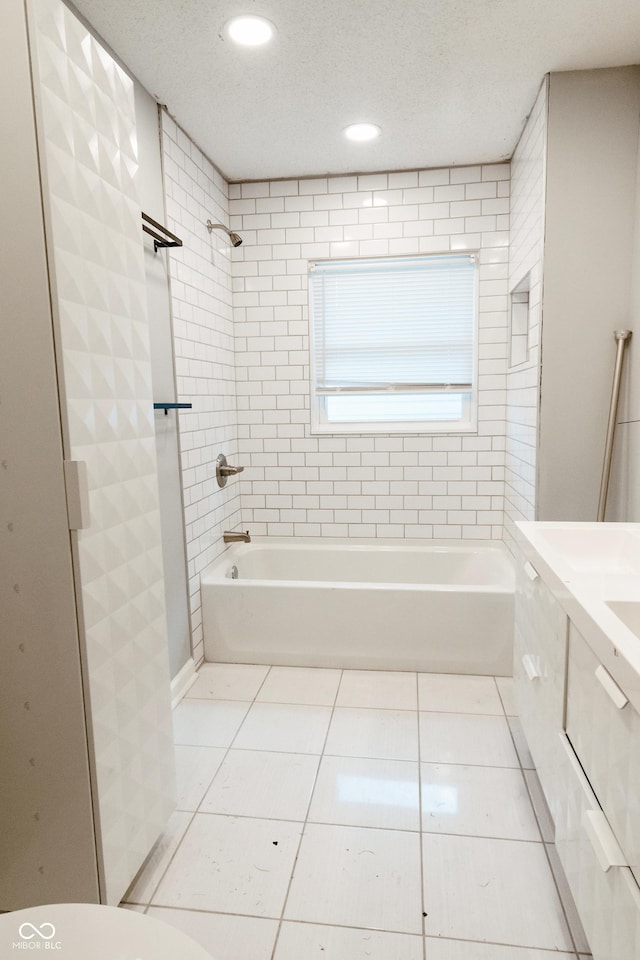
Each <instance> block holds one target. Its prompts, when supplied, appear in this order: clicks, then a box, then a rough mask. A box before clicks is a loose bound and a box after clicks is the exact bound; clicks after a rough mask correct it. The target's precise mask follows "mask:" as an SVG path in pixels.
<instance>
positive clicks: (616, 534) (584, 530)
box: [535, 524, 640, 576]
mask: <svg viewBox="0 0 640 960" xmlns="http://www.w3.org/2000/svg"><path fill="white" fill-rule="evenodd" d="M536 527H537V529H536V531H535V538H536V540H539V542H540V546H544V544H547V545H548V547H550V548H551V550H552V551H553V553H554V554H555V555H556V556H557V558H558V559H559V560H560V561H561V562H562V564H563V566H565V567H568V568H570V569H571V571H573V572H574V573H577V574H589V575H593V574H597V575H600V576H610V575H620V574H622V575H629V574H640V531H638V530H629V529H628V528H625V527H624V526H622V525H619V524H585V525H584V526H576V525H570V524H567V525H566V526H562V525H561V524H558V525H554V526H553V527H552V526H549V527H546V528H543V527H542V525H541V524H536Z"/></svg>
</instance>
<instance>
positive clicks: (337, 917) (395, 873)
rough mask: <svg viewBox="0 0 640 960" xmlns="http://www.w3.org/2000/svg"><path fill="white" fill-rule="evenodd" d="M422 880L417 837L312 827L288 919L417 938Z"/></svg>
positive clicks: (307, 834) (296, 876)
mask: <svg viewBox="0 0 640 960" xmlns="http://www.w3.org/2000/svg"><path fill="white" fill-rule="evenodd" d="M419 877H420V849H419V836H418V834H416V833H403V832H402V831H400V830H371V829H365V828H362V827H337V826H324V825H321V824H315V823H311V824H308V825H307V828H306V830H305V835H304V838H303V841H302V844H301V846H300V853H299V856H298V860H297V862H296V868H295V873H294V876H293V880H292V883H291V889H290V892H289V897H288V899H287V905H286V908H285V914H284V916H285V918H286V919H287V920H308V921H311V922H313V923H326V924H341V925H345V926H357V927H374V928H377V929H382V930H387V931H389V932H399V933H416V934H419V933H421V931H422V901H421V896H420V889H419Z"/></svg>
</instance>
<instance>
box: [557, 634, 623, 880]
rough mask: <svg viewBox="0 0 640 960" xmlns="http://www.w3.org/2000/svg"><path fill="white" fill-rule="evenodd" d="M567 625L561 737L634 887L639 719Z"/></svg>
mask: <svg viewBox="0 0 640 960" xmlns="http://www.w3.org/2000/svg"><path fill="white" fill-rule="evenodd" d="M625 700H626V698H625V696H624V691H622V690H620V688H619V687H618V685H617V684H615V682H614V681H613V680H612V678H611V677H610V676H609V674H608V673H607V671H606V670H605V669H604V667H602V665H601V664H600V662H599V661H598V658H597V657H596V655H595V654H594V653H593V651H592V650H591V648H590V647H589V646H588V644H587V643H586V642H585V640H584V638H583V637H582V636H581V635H580V633H579V632H578V631H577V630H576V629H575V627H574V625H573V624H571V626H570V628H569V663H568V679H567V712H566V726H565V729H566V732H567V736H568V738H569V740H570V741H571V744H572V746H573V749H574V750H575V752H576V754H577V756H578V759H579V760H580V763H581V764H582V767H583V769H584V771H585V773H586V775H587V777H588V779H589V782H590V784H591V786H592V788H593V791H594V793H595V795H596V796H597V798H598V801H599V803H600V805H601V806H602V809H603V810H604V812H605V814H606V817H607V820H608V821H609V823H610V824H611V827H612V829H613V832H614V834H615V836H616V838H617V840H618V842H619V844H620V846H621V847H622V850H623V851H624V854H625V856H626V858H627V862H628V864H629V866H630V867H631V870H632V871H633V873H634V875H635V877H636V879H637V880H638V881H639V882H640V714H638V713H637V712H636V710H635V709H634V707H633V706H632V704H631V703H628V702H626V703H625Z"/></svg>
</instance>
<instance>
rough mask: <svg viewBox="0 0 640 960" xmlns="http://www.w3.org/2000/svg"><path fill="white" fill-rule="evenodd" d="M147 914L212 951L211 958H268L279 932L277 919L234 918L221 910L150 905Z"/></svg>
mask: <svg viewBox="0 0 640 960" xmlns="http://www.w3.org/2000/svg"><path fill="white" fill-rule="evenodd" d="M147 914H148V916H150V917H155V919H156V920H163V921H164V923H170V924H171V926H172V927H177V928H178V929H179V930H182V932H183V933H186V934H187V936H189V937H191V938H192V939H193V940H195V941H196V943H199V944H200V946H201V947H203V948H204V949H205V950H207V951H208V952H209V953H210V954H211V958H212V960H238V958H239V957H241V958H245V957H246V958H247V960H271V953H272V951H273V944H274V941H275V939H276V933H277V932H278V921H277V920H259V919H257V918H256V917H237V916H233V915H231V914H224V913H197V912H195V911H193V910H172V909H170V908H168V907H149V909H148V911H147ZM176 960H179V958H177V957H176Z"/></svg>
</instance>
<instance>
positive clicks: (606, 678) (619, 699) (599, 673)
mask: <svg viewBox="0 0 640 960" xmlns="http://www.w3.org/2000/svg"><path fill="white" fill-rule="evenodd" d="M596 678H597V679H598V680H599V682H600V684H601V686H602V687H603V688H604V690H605V692H606V693H607V694H608V696H609V697H610V698H611V700H613V702H614V703H615V705H616V707H617V708H618V710H622V708H623V707H626V705H627V704H628V703H629V700H628V698H627V697H626V696H625V695H624V693H623V691H622V690H621V689H620V687H619V686H618V684H617V683H616V682H615V680H614V679H613V677H612V676H611V674H610V673H608V672H607V670H605V668H604V667H603V666H602V664H600V666H599V667H597V668H596Z"/></svg>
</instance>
